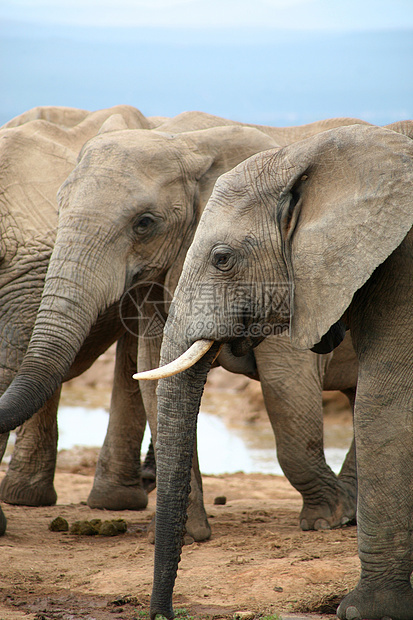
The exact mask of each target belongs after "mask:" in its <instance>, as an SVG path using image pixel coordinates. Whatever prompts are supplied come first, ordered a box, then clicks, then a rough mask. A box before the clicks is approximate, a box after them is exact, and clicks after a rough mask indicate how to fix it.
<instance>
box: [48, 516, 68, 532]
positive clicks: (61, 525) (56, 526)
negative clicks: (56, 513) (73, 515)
mask: <svg viewBox="0 0 413 620" xmlns="http://www.w3.org/2000/svg"><path fill="white" fill-rule="evenodd" d="M49 530H50V531H51V532H67V531H68V530H69V524H68V522H67V521H66V519H64V518H63V517H56V519H53V521H52V522H51V523H50V524H49Z"/></svg>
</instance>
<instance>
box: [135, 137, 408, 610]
mask: <svg viewBox="0 0 413 620" xmlns="http://www.w3.org/2000/svg"><path fill="white" fill-rule="evenodd" d="M412 182H413V142H412V140H411V139H409V138H408V137H406V136H405V135H402V134H400V133H396V132H394V131H391V130H389V129H385V128H379V127H373V126H362V125H355V126H351V127H341V128H337V129H332V130H330V131H326V132H324V133H320V134H318V135H316V136H313V137H311V138H309V139H306V140H303V141H301V142H297V143H295V144H292V145H288V146H286V147H283V148H282V149H277V150H269V151H266V152H264V153H260V154H257V155H255V156H252V157H251V158H249V159H248V160H246V161H245V162H243V163H241V164H240V165H238V166H237V167H235V168H234V169H233V170H231V171H229V172H227V173H226V174H224V175H222V176H221V177H220V178H219V179H218V181H217V183H216V185H215V188H214V190H213V193H212V195H211V198H210V200H209V202H208V204H207V206H206V208H205V210H204V212H203V215H202V217H201V220H200V223H199V225H198V227H197V231H196V233H195V236H194V240H193V243H192V245H191V247H190V248H189V251H188V253H187V256H186V260H185V263H184V266H183V269H182V273H181V277H180V279H179V282H178V285H177V287H176V289H175V294H174V298H173V301H172V303H171V305H170V309H169V315H168V320H167V322H166V325H165V328H164V335H163V344H162V350H161V360H160V364H161V368H160V369H159V370H158V371H153V372H149V373H146V374H145V373H139V374H137V375H136V378H139V379H140V380H141V382H142V381H143V380H144V379H145V378H148V379H151V378H152V379H153V378H157V379H159V381H158V390H157V395H158V435H157V489H158V491H157V516H156V538H155V571H154V585H153V592H152V600H151V617H152V618H154V617H155V616H156V614H162V615H163V616H165V617H166V618H172V617H173V608H172V594H173V586H174V581H175V577H176V571H177V566H178V562H179V557H180V550H181V541H182V534H183V531H184V523H185V506H186V502H187V494H188V482H189V468H190V463H191V457H192V445H193V438H194V436H195V432H196V419H197V413H198V408H199V402H200V398H201V394H202V390H203V385H204V382H205V378H206V376H207V372H208V370H209V368H210V366H211V362H212V360H213V359H214V357H215V356H216V355H217V351H218V350H219V348H220V347H221V346H226V347H230V349H231V351H232V352H233V354H234V355H245V353H246V352H247V351H249V350H250V349H251V348H253V347H257V348H256V349H255V350H258V349H259V346H261V345H260V342H262V340H263V339H264V338H265V337H266V336H267V335H268V334H271V333H277V332H284V331H286V332H287V333H288V338H289V340H290V342H291V346H292V347H294V348H295V349H297V350H300V351H301V350H304V351H306V350H313V351H315V352H316V354H317V355H319V354H320V355H321V354H322V355H325V354H327V352H328V351H331V350H333V349H334V348H335V347H336V346H337V345H338V344H339V343H340V342H341V341H342V340H343V337H344V336H345V334H346V333H347V332H349V333H350V335H351V339H352V343H353V346H354V350H355V352H356V355H357V360H358V365H359V370H358V383H357V394H356V400H355V411H354V425H355V438H356V453H357V475H358V507H357V529H358V550H359V557H360V562H361V576H360V580H359V583H358V585H357V586H356V588H355V589H354V590H353V591H352V592H350V593H349V594H347V596H346V597H345V598H344V599H343V601H342V602H341V604H340V606H339V608H338V611H337V613H338V616H339V618H341V619H343V620H356V619H369V620H380V619H384V618H392V620H412V619H413V588H412V585H411V582H410V579H411V574H412V570H413V546H412V543H413V535H412V534H413V531H412V530H413V523H412V517H413V487H412V480H413V451H412V446H413V424H412V420H413V368H412V348H413V332H412V325H411V319H412V303H413V284H412V283H413V280H412V269H413V230H412V225H413V208H412V194H411V188H412ZM206 289H207V290H210V291H211V290H212V291H213V293H214V297H213V299H212V300H210V303H209V304H208V306H205V307H204V309H203V311H202V308H200V306H199V303H198V300H199V296H200V294H201V291H205V290H206ZM188 350H189V351H190V353H191V360H192V361H191V363H188V362H185V363H184V360H185V358H186V357H188ZM182 354H183V356H184V360H183V359H182ZM191 364H192V365H191ZM176 373H179V374H176Z"/></svg>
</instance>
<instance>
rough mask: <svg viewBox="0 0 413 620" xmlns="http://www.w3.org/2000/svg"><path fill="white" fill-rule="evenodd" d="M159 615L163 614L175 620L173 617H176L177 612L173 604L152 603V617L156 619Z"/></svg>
mask: <svg viewBox="0 0 413 620" xmlns="http://www.w3.org/2000/svg"><path fill="white" fill-rule="evenodd" d="M157 616H163V617H164V618H167V620H173V618H175V614H174V610H173V608H172V604H169V605H166V606H164V605H154V604H153V603H151V609H150V619H151V620H155V619H156V617H157Z"/></svg>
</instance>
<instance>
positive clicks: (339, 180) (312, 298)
mask: <svg viewBox="0 0 413 620" xmlns="http://www.w3.org/2000/svg"><path fill="white" fill-rule="evenodd" d="M269 172H270V177H271V176H272V175H274V176H273V179H274V178H275V176H276V177H277V182H276V183H277V184H278V186H281V185H282V186H283V188H284V189H283V190H282V192H281V195H280V198H279V203H278V211H277V217H278V222H279V226H280V232H281V238H282V239H283V241H282V243H283V252H284V258H285V261H286V264H287V268H288V272H289V279H290V282H291V283H292V284H291V306H290V307H291V317H290V335H291V340H292V344H293V346H294V347H296V348H299V349H310V348H312V347H314V345H317V344H318V343H320V341H322V340H323V342H325V341H326V340H327V341H328V340H331V338H329V336H331V335H332V336H334V334H333V333H332V332H331V328H332V326H335V327H334V328H333V332H334V331H335V333H338V332H340V330H339V329H336V327H337V323H338V321H339V320H340V318H341V317H342V315H343V313H344V312H345V311H346V309H347V308H348V306H349V305H350V303H351V300H352V298H353V295H354V293H355V292H356V291H357V290H358V289H360V288H361V287H362V286H363V284H364V283H365V282H366V281H367V280H368V279H369V277H370V276H371V274H372V273H373V271H374V270H375V269H376V267H378V265H380V264H381V263H382V262H383V261H385V260H386V258H387V257H388V256H389V255H390V254H391V253H392V252H393V251H394V250H395V249H396V248H397V246H399V245H400V243H401V242H402V241H403V239H404V238H405V236H406V235H407V233H408V232H409V230H410V229H411V227H412V225H413V209H412V190H411V188H412V181H413V142H412V141H411V140H409V139H408V138H406V137H404V136H402V135H400V134H397V133H395V132H393V131H390V130H387V129H383V128H380V127H369V126H361V125H354V126H351V127H343V128H340V129H333V130H331V131H327V132H324V133H322V134H319V135H317V136H314V137H312V138H309V139H308V140H303V141H302V142H298V143H295V144H293V145H290V146H287V147H285V148H284V149H282V151H280V152H278V153H277V154H276V156H275V157H274V158H273V160H272V161H271V165H270V166H269ZM286 179H288V181H287V182H286ZM270 183H271V181H270ZM329 331H330V334H328V332H329ZM326 335H327V337H326V338H324V339H323V337H324V336H326Z"/></svg>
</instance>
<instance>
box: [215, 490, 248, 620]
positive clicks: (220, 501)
mask: <svg viewBox="0 0 413 620" xmlns="http://www.w3.org/2000/svg"><path fill="white" fill-rule="evenodd" d="M226 503H227V498H226V497H225V495H219V496H218V497H216V498H215V499H214V504H215V506H224V505H225V504H226ZM237 613H238V612H237ZM240 613H241V612H240ZM242 613H243V612H242Z"/></svg>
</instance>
